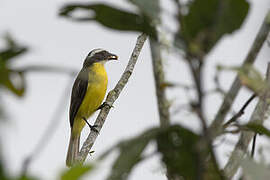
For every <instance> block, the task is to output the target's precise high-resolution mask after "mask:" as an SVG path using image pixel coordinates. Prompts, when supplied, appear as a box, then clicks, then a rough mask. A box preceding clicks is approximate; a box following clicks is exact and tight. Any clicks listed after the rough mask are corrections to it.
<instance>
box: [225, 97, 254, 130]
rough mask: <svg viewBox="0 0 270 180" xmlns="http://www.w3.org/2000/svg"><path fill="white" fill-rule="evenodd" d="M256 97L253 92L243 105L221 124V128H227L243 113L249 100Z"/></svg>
mask: <svg viewBox="0 0 270 180" xmlns="http://www.w3.org/2000/svg"><path fill="white" fill-rule="evenodd" d="M255 97H256V94H255V93H254V94H253V95H252V96H251V97H250V98H249V99H248V100H247V102H246V103H245V104H244V105H243V107H242V108H241V109H240V110H239V111H238V112H237V113H236V114H235V115H234V116H233V117H232V118H231V119H230V120H229V121H228V122H226V123H225V124H224V125H223V128H224V129H225V128H227V127H228V126H229V125H230V124H231V123H233V122H235V121H236V120H237V119H238V118H239V117H241V116H242V115H243V114H244V113H245V109H246V108H247V106H248V105H249V104H250V103H251V101H252V100H253V99H254V98H255Z"/></svg>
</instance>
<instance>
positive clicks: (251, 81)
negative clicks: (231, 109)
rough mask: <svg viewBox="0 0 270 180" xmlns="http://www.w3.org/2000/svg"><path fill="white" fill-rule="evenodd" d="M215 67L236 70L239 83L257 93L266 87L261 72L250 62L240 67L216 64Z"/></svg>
mask: <svg viewBox="0 0 270 180" xmlns="http://www.w3.org/2000/svg"><path fill="white" fill-rule="evenodd" d="M217 69H218V70H229V71H236V72H237V73H238V77H239V79H240V81H241V83H242V84H243V85H244V86H246V87H247V88H249V89H250V90H251V91H253V92H255V93H257V94H260V93H261V92H262V91H263V90H264V88H266V83H265V81H264V79H263V78H262V75H261V73H260V72H259V71H258V70H257V69H256V68H255V67H253V66H252V65H250V64H246V65H243V66H241V67H225V66H218V68H217Z"/></svg>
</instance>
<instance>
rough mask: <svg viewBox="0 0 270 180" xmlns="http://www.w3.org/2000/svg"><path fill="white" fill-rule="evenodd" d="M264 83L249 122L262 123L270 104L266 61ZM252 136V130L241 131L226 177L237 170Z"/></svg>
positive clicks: (268, 71) (269, 73) (269, 66)
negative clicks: (261, 93) (265, 84)
mask: <svg viewBox="0 0 270 180" xmlns="http://www.w3.org/2000/svg"><path fill="white" fill-rule="evenodd" d="M266 83H267V88H266V89H265V90H264V92H263V95H262V97H261V98H260V100H259V102H258V104H257V106H256V108H255V110H254V111H253V113H252V115H251V118H250V120H249V123H258V124H263V122H264V120H265V115H266V113H267V110H268V108H269V106H270V103H269V99H270V88H269V87H270V63H268V67H267V73H266ZM253 136H254V133H253V132H248V131H243V132H242V133H241V135H240V139H239V140H238V142H237V144H236V146H235V148H234V150H233V152H232V154H231V156H230V158H229V160H228V162H227V164H226V166H225V168H224V172H225V174H226V176H227V178H228V179H231V178H232V177H233V176H234V174H235V173H236V172H237V170H238V168H239V166H240V161H241V159H243V157H244V156H245V154H246V151H247V148H248V145H249V143H250V141H251V139H252V137H253Z"/></svg>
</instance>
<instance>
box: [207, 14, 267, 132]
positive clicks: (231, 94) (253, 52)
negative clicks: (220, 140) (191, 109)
mask: <svg viewBox="0 0 270 180" xmlns="http://www.w3.org/2000/svg"><path fill="white" fill-rule="evenodd" d="M269 31H270V10H269V11H268V13H267V15H266V16H265V18H264V21H263V24H262V26H261V28H260V30H259V32H258V34H257V36H256V38H255V40H254V42H253V44H252V47H251V49H250V50H249V53H248V55H247V57H246V59H245V60H244V62H243V65H245V64H253V63H254V62H255V60H256V57H257V55H258V53H259V52H260V50H261V48H262V46H263V44H264V42H265V40H266V39H267V37H268V34H269ZM241 87H242V85H241V82H240V80H239V78H238V76H237V77H236V78H235V80H234V82H233V84H232V86H231V88H230V90H229V91H228V93H227V94H226V96H225V98H224V100H223V103H222V105H221V107H220V108H219V110H218V113H217V115H216V117H215V119H214V121H213V123H212V124H211V126H210V127H211V135H212V136H214V137H215V136H218V135H219V134H220V133H222V131H223V127H222V124H223V122H224V120H225V117H226V115H227V114H228V112H229V110H230V108H231V106H232V104H233V102H234V100H235V98H236V96H237V94H238V92H239V90H240V88H241Z"/></svg>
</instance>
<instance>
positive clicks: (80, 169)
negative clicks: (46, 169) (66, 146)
mask: <svg viewBox="0 0 270 180" xmlns="http://www.w3.org/2000/svg"><path fill="white" fill-rule="evenodd" d="M91 170H93V166H92V165H80V164H78V165H76V166H74V167H72V168H70V169H68V170H66V171H65V172H63V174H62V176H61V180H78V179H80V178H81V177H82V176H83V175H85V174H86V173H88V172H90V171H91Z"/></svg>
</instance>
